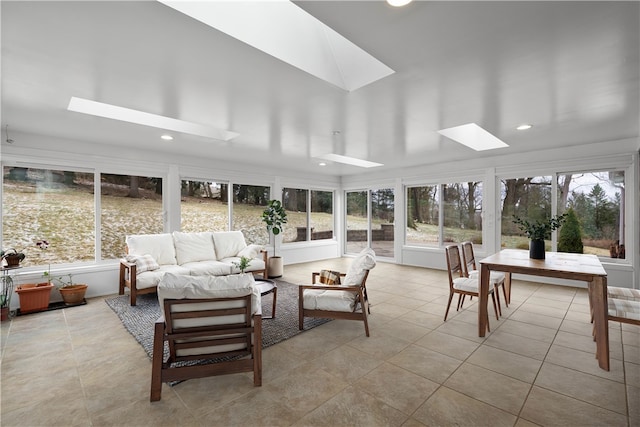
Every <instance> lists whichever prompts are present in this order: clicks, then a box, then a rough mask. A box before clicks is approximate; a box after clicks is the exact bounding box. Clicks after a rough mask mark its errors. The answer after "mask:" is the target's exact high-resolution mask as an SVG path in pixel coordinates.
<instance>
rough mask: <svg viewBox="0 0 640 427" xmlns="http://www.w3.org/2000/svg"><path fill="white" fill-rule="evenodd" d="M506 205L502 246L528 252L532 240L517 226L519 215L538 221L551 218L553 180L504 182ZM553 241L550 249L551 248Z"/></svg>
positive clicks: (535, 178)
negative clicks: (516, 221) (516, 217)
mask: <svg viewBox="0 0 640 427" xmlns="http://www.w3.org/2000/svg"><path fill="white" fill-rule="evenodd" d="M500 195H501V196H500V197H501V202H502V214H501V218H502V247H503V248H515V249H528V248H529V240H528V239H527V237H526V236H524V234H522V232H521V231H520V229H519V228H518V226H517V225H516V224H514V223H513V217H514V215H515V216H518V217H521V218H526V219H528V220H530V221H538V220H542V219H546V218H549V217H550V216H551V177H550V176H536V177H529V178H514V179H503V180H501V184H500ZM550 245H551V244H550V242H548V243H547V249H550V247H551V246H550Z"/></svg>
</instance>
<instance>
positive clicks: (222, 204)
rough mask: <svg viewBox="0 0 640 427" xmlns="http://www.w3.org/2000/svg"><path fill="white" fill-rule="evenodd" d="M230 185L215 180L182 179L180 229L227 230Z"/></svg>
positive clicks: (195, 230) (194, 230)
mask: <svg viewBox="0 0 640 427" xmlns="http://www.w3.org/2000/svg"><path fill="white" fill-rule="evenodd" d="M228 187H229V186H228V184H226V183H220V182H215V181H195V180H182V183H181V187H180V188H181V190H180V217H181V223H180V229H181V230H182V231H184V232H201V231H227V230H228V229H229V203H228V200H227V199H228V194H227V193H228Z"/></svg>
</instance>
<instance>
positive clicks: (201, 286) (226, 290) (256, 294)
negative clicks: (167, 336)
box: [158, 273, 262, 314]
mask: <svg viewBox="0 0 640 427" xmlns="http://www.w3.org/2000/svg"><path fill="white" fill-rule="evenodd" d="M249 294H251V313H252V314H262V308H261V306H262V303H261V299H260V298H261V297H260V290H259V289H258V287H257V286H256V284H255V280H254V279H253V275H252V274H231V275H228V276H189V275H183V274H172V273H167V274H165V276H164V277H163V279H162V281H161V282H160V284H159V285H158V301H159V303H160V307H161V309H164V300H165V299H169V298H170V299H185V298H189V299H205V298H233V297H240V296H244V295H249Z"/></svg>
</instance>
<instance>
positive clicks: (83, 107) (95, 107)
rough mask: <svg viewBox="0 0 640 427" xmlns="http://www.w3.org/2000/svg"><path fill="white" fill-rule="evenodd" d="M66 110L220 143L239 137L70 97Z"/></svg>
mask: <svg viewBox="0 0 640 427" xmlns="http://www.w3.org/2000/svg"><path fill="white" fill-rule="evenodd" d="M67 109H68V110H69V111H75V112H78V113H84V114H90V115H93V116H98V117H105V118H107V119H113V120H120V121H123V122H129V123H135V124H138V125H143V126H150V127H154V128H159V129H165V130H173V131H176V132H182V133H188V134H191V135H198V136H204V137H205V138H213V139H219V140H222V141H229V140H231V139H233V138H235V137H237V136H239V135H240V134H238V133H235V132H231V131H228V130H223V129H216V128H214V127H211V126H206V125H202V124H199V123H193V122H186V121H184V120H178V119H174V118H171V117H165V116H159V115H157V114H151V113H145V112H144V111H138V110H132V109H130V108H125V107H119V106H117V105H111V104H104V103H102V102H97V101H92V100H90V99H84V98H76V97H75V96H73V97H71V100H70V101H69V106H68V107H67Z"/></svg>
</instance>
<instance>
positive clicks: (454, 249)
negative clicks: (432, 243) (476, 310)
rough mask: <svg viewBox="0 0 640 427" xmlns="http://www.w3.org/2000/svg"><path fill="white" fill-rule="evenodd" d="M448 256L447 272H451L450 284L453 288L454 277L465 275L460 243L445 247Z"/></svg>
mask: <svg viewBox="0 0 640 427" xmlns="http://www.w3.org/2000/svg"><path fill="white" fill-rule="evenodd" d="M444 253H445V255H446V257H447V272H448V273H449V286H450V287H451V288H452V289H453V279H454V278H457V277H464V272H463V270H462V263H461V262H460V250H459V249H458V245H450V246H447V247H446V248H444Z"/></svg>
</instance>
